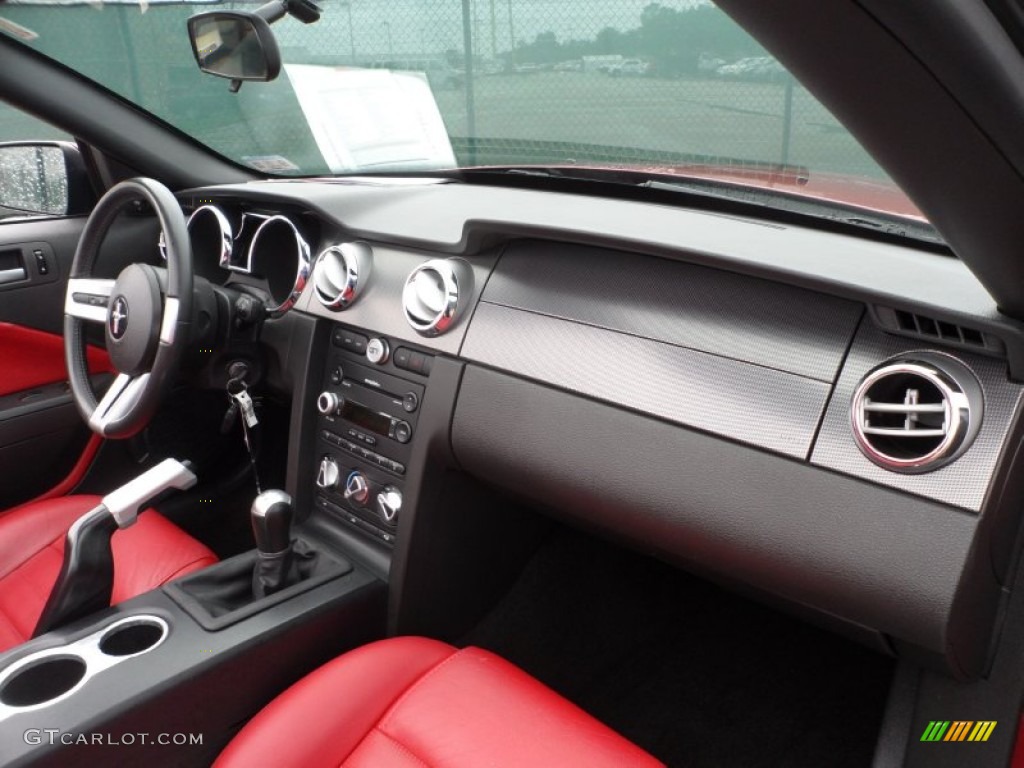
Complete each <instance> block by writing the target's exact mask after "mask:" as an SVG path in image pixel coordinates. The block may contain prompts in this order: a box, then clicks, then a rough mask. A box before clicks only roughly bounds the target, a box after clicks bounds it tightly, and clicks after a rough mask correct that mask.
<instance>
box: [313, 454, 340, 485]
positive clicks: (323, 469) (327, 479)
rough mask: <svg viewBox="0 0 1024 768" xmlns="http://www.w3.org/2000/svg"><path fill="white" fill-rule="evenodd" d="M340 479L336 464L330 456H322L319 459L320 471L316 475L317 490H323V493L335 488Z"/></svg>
mask: <svg viewBox="0 0 1024 768" xmlns="http://www.w3.org/2000/svg"><path fill="white" fill-rule="evenodd" d="M340 478H341V472H340V471H339V470H338V462H336V461H335V460H334V459H332V458H331V457H330V456H324V457H323V458H322V459H320V471H319V472H317V474H316V485H317V488H323V489H324V490H325V491H329V490H331V489H332V488H337V487H338V480H339V479H340Z"/></svg>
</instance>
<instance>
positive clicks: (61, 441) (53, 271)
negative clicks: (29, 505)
mask: <svg viewBox="0 0 1024 768" xmlns="http://www.w3.org/2000/svg"><path fill="white" fill-rule="evenodd" d="M84 223H85V219H84V218H81V217H78V218H49V219H34V220H28V221H10V220H7V221H5V222H3V223H0V260H2V259H6V262H4V264H5V266H8V267H10V271H8V274H10V273H11V271H13V272H14V274H15V276H16V277H19V279H17V280H11V281H9V282H0V510H4V509H7V508H8V507H11V506H13V505H15V504H17V503H19V502H21V501H24V500H26V499H28V498H31V497H34V496H37V495H39V494H40V493H44V492H46V491H47V490H48V489H49V488H52V487H53V486H55V485H57V484H58V483H59V482H60V481H61V479H62V478H64V477H65V476H66V475H67V474H68V472H69V470H70V469H71V468H72V467H73V466H74V465H75V463H76V461H77V460H78V458H79V456H80V455H81V453H82V450H83V449H84V447H85V445H86V443H87V442H88V438H89V431H88V429H87V428H86V426H85V424H84V422H83V420H82V417H81V416H80V415H79V413H78V411H77V409H76V408H75V406H74V403H73V402H72V401H71V394H70V392H69V390H68V388H67V384H66V382H67V370H66V368H65V365H64V339H63V336H62V335H61V330H62V325H63V309H64V287H65V285H66V280H67V275H68V271H69V269H70V266H71V259H72V257H73V256H74V252H75V248H76V247H77V245H78V237H79V235H80V234H81V231H82V227H83V226H84ZM37 252H38V254H41V255H42V258H39V257H38V255H37ZM7 262H9V263H7ZM19 271H20V273H23V275H19ZM89 361H90V367H91V368H92V369H93V370H97V371H100V370H109V368H110V361H109V359H108V358H107V356H106V352H105V351H103V350H101V349H90V354H89Z"/></svg>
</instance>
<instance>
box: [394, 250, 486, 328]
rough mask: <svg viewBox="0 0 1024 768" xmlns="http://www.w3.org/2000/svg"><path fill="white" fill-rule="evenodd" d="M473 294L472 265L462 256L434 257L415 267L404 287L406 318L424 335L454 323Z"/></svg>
mask: <svg viewBox="0 0 1024 768" xmlns="http://www.w3.org/2000/svg"><path fill="white" fill-rule="evenodd" d="M472 294H473V268H472V267H470V265H469V263H468V262H466V261H464V260H462V259H455V258H452V259H431V260H430V261H427V262H424V263H423V264H421V265H420V266H418V267H416V269H414V270H413V271H412V272H411V273H410V274H409V277H408V278H406V281H405V287H404V288H403V290H402V309H403V310H404V312H405V319H406V322H408V323H409V325H410V326H412V327H413V328H414V329H415V330H416V332H417V333H420V334H422V335H423V336H440V335H441V334H442V333H444V332H445V331H447V330H448V329H449V328H451V327H452V325H454V324H455V322H456V320H457V319H458V317H459V315H461V314H462V312H463V310H464V308H465V307H466V306H467V305H468V304H469V301H470V299H471V298H472Z"/></svg>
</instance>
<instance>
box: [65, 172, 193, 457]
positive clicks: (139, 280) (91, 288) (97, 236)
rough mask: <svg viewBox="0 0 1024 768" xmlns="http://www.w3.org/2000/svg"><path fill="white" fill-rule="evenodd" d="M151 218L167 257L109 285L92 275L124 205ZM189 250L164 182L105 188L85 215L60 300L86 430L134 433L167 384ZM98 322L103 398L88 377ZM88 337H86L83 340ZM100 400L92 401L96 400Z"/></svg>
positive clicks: (145, 262) (173, 371)
mask: <svg viewBox="0 0 1024 768" xmlns="http://www.w3.org/2000/svg"><path fill="white" fill-rule="evenodd" d="M139 201H142V202H144V203H147V204H148V205H149V207H151V208H152V210H153V211H154V213H155V214H156V219H157V222H158V223H159V225H160V232H161V234H162V235H163V238H164V246H165V251H166V254H167V258H166V265H165V266H164V267H160V268H158V267H156V266H154V265H153V264H151V263H149V262H150V261H151V259H149V258H148V257H147V258H145V259H142V260H140V261H138V262H136V263H133V264H128V265H126V266H124V268H123V269H121V271H120V272H119V273H118V275H117V278H116V279H115V280H107V279H103V278H100V277H98V276H97V275H96V268H97V261H98V260H99V255H100V249H101V245H102V244H103V241H104V238H105V237H106V235H107V233H108V231H109V230H110V229H111V227H112V226H113V225H114V223H115V221H117V220H118V217H119V216H120V215H121V213H122V212H123V211H124V209H125V208H126V207H127V206H129V205H135V204H137V203H138V202H139ZM193 288H194V282H193V279H192V246H191V243H190V242H189V235H188V227H187V225H186V223H185V216H184V214H183V213H182V210H181V204H180V203H179V202H178V200H177V199H176V198H175V197H174V194H173V193H172V192H171V191H170V190H169V189H167V187H165V186H164V185H163V184H161V183H160V182H158V181H155V180H153V179H145V178H135V179H126V180H125V181H122V182H120V183H119V184H116V185H115V186H113V187H111V188H110V189H109V190H108V191H107V192H106V194H104V195H103V197H102V198H100V200H99V202H98V203H96V207H95V208H94V209H93V211H92V213H91V214H89V220H88V221H86V223H85V227H84V228H83V229H82V235H81V237H80V238H79V241H78V249H77V250H76V251H75V256H74V259H72V262H71V269H70V272H69V275H68V283H67V293H66V294H65V298H64V360H65V362H66V363H67V369H68V381H69V383H70V385H71V394H72V396H73V398H74V401H75V406H76V407H77V408H78V411H79V413H81V414H82V417H83V418H84V419H85V420H86V422H87V423H88V425H89V428H90V429H91V430H93V432H96V433H97V434H99V435H103V436H104V437H107V438H113V439H124V438H128V437H131V436H132V435H136V434H138V433H139V432H140V431H141V430H143V429H144V428H145V427H146V425H147V424H148V423H149V420H150V419H151V418H152V417H153V414H155V413H156V412H157V409H158V407H159V405H160V400H161V398H162V396H163V395H164V394H166V393H167V391H168V390H169V389H170V387H171V386H172V384H173V382H174V381H175V379H176V378H177V376H178V374H179V370H180V363H181V360H182V357H183V355H184V353H185V349H186V347H187V345H188V344H189V340H190V335H191V322H192V298H193V297H192V293H193ZM87 323H88V324H91V323H103V339H104V343H105V346H106V350H107V354H108V355H109V357H110V362H111V364H112V365H113V367H114V370H116V371H118V372H119V374H120V375H118V376H117V377H116V378H115V379H114V381H113V383H112V384H111V385H110V387H108V389H107V391H106V392H105V393H104V394H103V396H102V397H101V398H97V392H96V391H95V390H94V389H93V384H92V381H91V380H90V377H89V366H88V353H87V347H86V343H87V341H88V340H90V339H91V340H93V341H95V340H96V335H97V334H95V333H87V332H86V327H85V326H86V324H87ZM87 337H88V338H87ZM97 399H98V402H97Z"/></svg>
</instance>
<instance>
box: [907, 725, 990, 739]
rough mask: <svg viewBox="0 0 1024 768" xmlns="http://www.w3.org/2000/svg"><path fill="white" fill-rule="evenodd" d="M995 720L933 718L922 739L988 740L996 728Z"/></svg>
mask: <svg viewBox="0 0 1024 768" xmlns="http://www.w3.org/2000/svg"><path fill="white" fill-rule="evenodd" d="M996 722H997V721H995V720H978V721H974V720H953V721H949V720H932V721H930V722H929V723H928V727H927V728H925V729H924V733H922V734H921V741H988V739H989V736H991V735H992V731H994V730H995V729H996Z"/></svg>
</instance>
